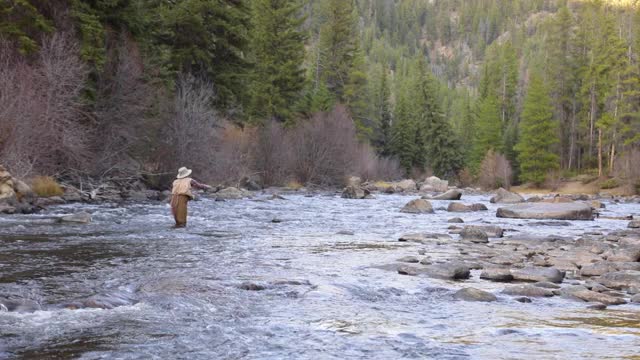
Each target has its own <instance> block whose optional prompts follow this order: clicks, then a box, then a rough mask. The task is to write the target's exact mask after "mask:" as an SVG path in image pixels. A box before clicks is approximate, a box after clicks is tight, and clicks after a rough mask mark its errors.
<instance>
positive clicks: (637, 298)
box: [631, 294, 640, 304]
mask: <svg viewBox="0 0 640 360" xmlns="http://www.w3.org/2000/svg"><path fill="white" fill-rule="evenodd" d="M631 302H632V303H635V304H640V294H635V295H633V296H632V297H631Z"/></svg>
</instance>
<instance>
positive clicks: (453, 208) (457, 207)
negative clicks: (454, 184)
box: [447, 202, 488, 213]
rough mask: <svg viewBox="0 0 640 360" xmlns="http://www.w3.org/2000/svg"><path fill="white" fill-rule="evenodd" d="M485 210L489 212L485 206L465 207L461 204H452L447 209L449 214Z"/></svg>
mask: <svg viewBox="0 0 640 360" xmlns="http://www.w3.org/2000/svg"><path fill="white" fill-rule="evenodd" d="M484 210H488V209H487V207H486V206H485V205H484V204H473V205H465V204H463V203H459V202H452V203H450V204H449V206H448V207H447V211H448V212H458V213H464V212H474V211H484Z"/></svg>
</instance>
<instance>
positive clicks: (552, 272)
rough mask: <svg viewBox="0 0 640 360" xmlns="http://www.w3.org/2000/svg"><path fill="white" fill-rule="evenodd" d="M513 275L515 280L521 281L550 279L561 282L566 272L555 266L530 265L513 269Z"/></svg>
mask: <svg viewBox="0 0 640 360" xmlns="http://www.w3.org/2000/svg"><path fill="white" fill-rule="evenodd" d="M511 275H513V279H514V280H520V281H548V282H552V283H561V282H562V280H563V279H564V273H563V272H561V271H560V270H558V269H556V268H553V267H534V266H528V267H525V268H523V269H512V270H511Z"/></svg>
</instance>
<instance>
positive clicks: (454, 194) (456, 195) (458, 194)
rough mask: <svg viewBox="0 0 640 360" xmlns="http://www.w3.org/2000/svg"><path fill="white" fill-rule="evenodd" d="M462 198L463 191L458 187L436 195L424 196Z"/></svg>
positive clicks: (426, 197) (439, 198) (429, 198)
mask: <svg viewBox="0 0 640 360" xmlns="http://www.w3.org/2000/svg"><path fill="white" fill-rule="evenodd" d="M461 198H462V193H461V192H460V191H459V190H456V189H451V190H449V191H447V192H444V193H442V194H440V195H436V196H424V197H423V199H427V200H460V199H461Z"/></svg>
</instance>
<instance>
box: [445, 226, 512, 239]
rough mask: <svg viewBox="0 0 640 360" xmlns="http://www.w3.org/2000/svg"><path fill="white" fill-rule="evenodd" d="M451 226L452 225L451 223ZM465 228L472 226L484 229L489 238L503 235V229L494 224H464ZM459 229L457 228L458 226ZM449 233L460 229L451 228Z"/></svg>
mask: <svg viewBox="0 0 640 360" xmlns="http://www.w3.org/2000/svg"><path fill="white" fill-rule="evenodd" d="M452 226H453V225H452ZM465 228H474V229H479V230H482V231H484V232H485V233H486V234H487V236H488V237H490V238H501V237H502V236H503V235H504V230H502V228H501V227H500V226H496V225H466V226H465ZM458 229H459V228H458ZM450 233H451V234H456V233H460V234H461V233H462V229H460V230H457V229H453V230H452V231H450Z"/></svg>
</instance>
